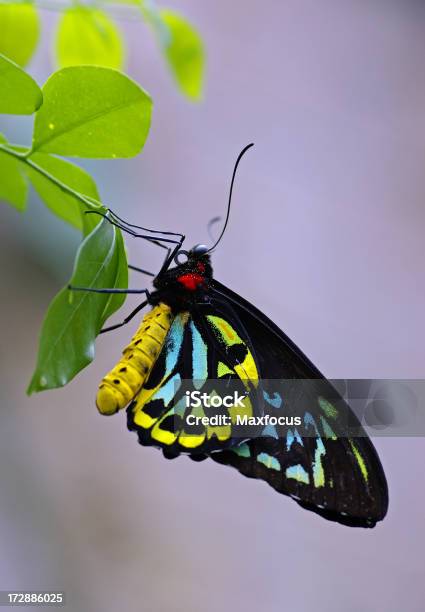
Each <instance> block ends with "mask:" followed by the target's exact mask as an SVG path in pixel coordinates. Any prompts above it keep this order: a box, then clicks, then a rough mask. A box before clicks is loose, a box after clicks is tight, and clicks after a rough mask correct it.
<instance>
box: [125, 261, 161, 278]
mask: <svg viewBox="0 0 425 612" xmlns="http://www.w3.org/2000/svg"><path fill="white" fill-rule="evenodd" d="M128 267H129V269H130V270H134V271H135V272H140V273H141V274H146V275H147V276H153V277H154V276H155V274H154V273H153V272H148V270H143V268H138V267H137V266H132V265H131V264H128Z"/></svg>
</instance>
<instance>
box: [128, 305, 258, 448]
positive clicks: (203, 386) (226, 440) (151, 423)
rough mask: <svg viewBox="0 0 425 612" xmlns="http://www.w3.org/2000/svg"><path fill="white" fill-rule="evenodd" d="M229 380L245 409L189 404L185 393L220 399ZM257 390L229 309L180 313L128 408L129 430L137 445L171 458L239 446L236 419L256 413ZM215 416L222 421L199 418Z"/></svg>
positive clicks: (247, 348)
mask: <svg viewBox="0 0 425 612" xmlns="http://www.w3.org/2000/svg"><path fill="white" fill-rule="evenodd" d="M230 380H231V381H232V390H234V389H237V390H239V391H240V394H241V395H245V398H244V399H243V401H242V404H243V407H241V406H239V405H230V406H228V407H226V406H221V407H220V408H217V407H213V406H211V408H208V407H205V406H202V405H201V406H192V405H188V398H187V395H186V391H187V390H189V391H190V390H192V391H196V392H197V393H198V394H204V393H205V394H206V395H207V396H208V398H212V397H213V396H220V395H221V393H220V389H217V385H219V384H221V383H225V382H226V381H230ZM257 386H258V369H257V365H256V361H255V357H254V353H253V349H252V347H251V344H250V342H249V340H248V338H247V337H246V336H245V332H244V330H243V328H241V326H240V325H239V324H238V321H237V319H236V320H234V319H233V317H232V313H231V311H230V310H228V309H227V310H226V309H221V310H217V309H208V308H199V309H197V310H195V311H194V312H189V311H185V312H180V313H178V314H176V316H175V318H174V320H173V323H172V325H171V328H170V330H169V332H168V335H167V338H166V340H165V343H164V346H163V349H162V351H161V352H160V354H159V356H158V359H157V361H156V363H155V365H154V367H153V368H152V371H151V373H150V375H149V377H148V379H147V381H146V382H145V384H144V386H143V388H142V389H141V390H140V392H139V393H138V395H137V396H136V397H135V399H134V401H133V402H132V404H131V405H130V406H129V407H128V409H127V413H128V426H129V429H131V430H134V431H137V433H138V436H139V441H140V442H141V444H144V445H155V446H160V447H162V448H164V449H165V450H166V452H167V453H168V454H169V455H172V454H178V453H180V452H186V453H187V452H191V453H205V452H212V451H214V450H220V449H223V448H226V447H228V446H232V445H235V444H240V443H241V434H240V433H238V432H237V425H236V417H237V415H247V416H253V415H255V414H256V410H257V406H258V402H257V401H256V400H255V398H256V394H257ZM213 415H219V416H221V417H222V419H221V422H219V423H218V424H217V425H210V424H204V423H203V422H202V418H203V417H210V416H213ZM189 416H190V417H191V419H192V420H191V426H190V427H189V425H188V422H189V421H188V417H189ZM195 417H196V419H197V420H196V423H195V424H194V418H195ZM204 420H205V419H204Z"/></svg>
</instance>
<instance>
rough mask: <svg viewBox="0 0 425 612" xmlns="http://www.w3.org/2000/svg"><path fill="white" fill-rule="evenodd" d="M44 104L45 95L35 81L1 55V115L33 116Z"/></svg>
mask: <svg viewBox="0 0 425 612" xmlns="http://www.w3.org/2000/svg"><path fill="white" fill-rule="evenodd" d="M42 103H43V95H42V93H41V89H40V88H39V86H38V85H37V83H36V82H35V81H34V79H32V78H31V77H30V75H29V74H27V73H26V72H25V71H24V70H22V68H20V67H19V66H18V65H17V64H15V63H14V62H11V61H10V60H9V59H7V57H4V55H0V113H7V114H12V115H32V113H34V112H35V111H36V110H37V109H38V108H40V106H41V105H42Z"/></svg>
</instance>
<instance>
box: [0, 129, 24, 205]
mask: <svg viewBox="0 0 425 612" xmlns="http://www.w3.org/2000/svg"><path fill="white" fill-rule="evenodd" d="M2 143H4V144H6V143H7V140H6V138H5V137H4V136H3V135H2V134H0V144H2ZM27 195H28V185H27V182H26V180H25V178H24V176H23V175H22V173H21V168H20V162H19V161H18V160H17V159H15V158H14V157H12V156H10V155H8V154H7V153H2V152H1V150H0V200H5V201H6V202H8V203H9V204H12V206H14V207H15V208H17V209H18V210H20V211H23V210H25V207H26V202H27Z"/></svg>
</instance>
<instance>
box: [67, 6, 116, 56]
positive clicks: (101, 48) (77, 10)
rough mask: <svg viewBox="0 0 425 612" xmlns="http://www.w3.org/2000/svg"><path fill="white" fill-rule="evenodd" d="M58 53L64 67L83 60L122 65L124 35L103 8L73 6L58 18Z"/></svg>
mask: <svg viewBox="0 0 425 612" xmlns="http://www.w3.org/2000/svg"><path fill="white" fill-rule="evenodd" d="M56 55H57V59H58V63H59V66H60V67H61V68H63V67H65V66H78V65H81V64H92V65H94V66H105V67H107V68H121V67H122V65H123V62H124V48H123V43H122V37H121V34H120V32H119V30H118V28H117V27H116V26H115V24H114V22H113V21H111V19H110V18H109V17H108V15H107V14H106V13H105V12H104V11H102V10H99V9H91V8H89V7H85V6H74V7H71V8H68V9H67V10H66V11H65V12H64V14H63V16H62V18H61V20H60V22H59V28H58V32H57V38H56Z"/></svg>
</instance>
